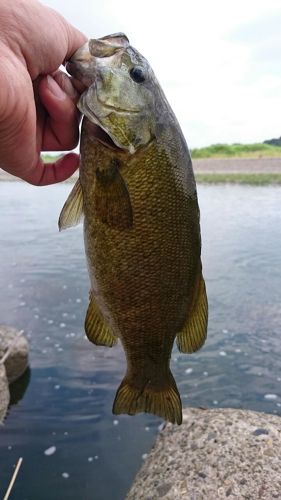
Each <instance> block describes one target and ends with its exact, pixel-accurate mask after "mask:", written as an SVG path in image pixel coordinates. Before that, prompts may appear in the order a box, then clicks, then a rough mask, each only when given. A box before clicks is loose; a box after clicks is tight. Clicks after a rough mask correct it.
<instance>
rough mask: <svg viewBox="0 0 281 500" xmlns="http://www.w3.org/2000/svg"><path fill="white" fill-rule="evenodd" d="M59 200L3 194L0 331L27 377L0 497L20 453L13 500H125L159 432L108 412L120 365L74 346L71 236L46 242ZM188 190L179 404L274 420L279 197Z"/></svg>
mask: <svg viewBox="0 0 281 500" xmlns="http://www.w3.org/2000/svg"><path fill="white" fill-rule="evenodd" d="M70 189H71V186H70V185H67V184H60V185H57V186H52V187H46V188H34V187H32V186H28V185H26V184H24V183H8V182H7V183H0V228H1V247H0V261H1V266H0V287H1V302H0V323H3V324H9V325H11V326H15V327H17V328H19V329H21V328H23V329H24V330H25V332H26V335H27V337H28V338H29V342H30V366H31V372H30V373H27V374H26V376H25V377H24V378H23V379H21V380H20V381H19V382H17V383H16V384H14V386H13V392H12V396H13V401H12V402H14V403H17V404H14V405H12V406H11V407H10V410H9V414H8V416H7V419H6V421H5V424H4V426H3V427H1V428H0V497H1V498H2V496H3V492H4V490H5V489H6V487H7V484H8V482H9V479H10V477H11V475H12V471H13V465H14V464H15V463H16V462H17V460H18V458H19V457H20V456H22V457H23V465H22V468H21V471H20V473H19V476H18V479H17V481H16V485H15V488H14V490H13V495H12V497H11V498H12V499H15V500H17V499H20V500H38V499H40V500H50V499H52V500H61V499H62V498H67V499H68V500H76V499H77V498H81V499H83V500H92V499H94V500H105V499H106V500H107V499H114V500H119V499H122V498H124V495H125V493H126V491H127V490H128V488H129V487H130V484H131V482H132V480H133V478H134V475H135V473H136V472H137V470H138V468H139V467H140V465H141V463H142V461H143V460H144V459H145V454H146V453H148V452H149V449H150V448H151V445H152V443H153V441H154V438H155V434H156V433H157V430H158V426H159V425H160V424H161V422H162V421H161V419H159V418H156V417H154V416H152V415H138V416H136V417H128V416H120V417H119V416H118V417H115V416H113V415H112V414H111V406H112V402H113V399H114V395H115V390H116V388H117V386H118V385H119V383H120V381H121V379H122V376H123V374H124V369H125V368H124V356H123V353H122V350H121V348H120V346H117V347H115V348H113V349H106V348H97V347H95V346H92V345H91V344H89V342H88V341H87V340H86V339H85V336H84V332H83V323H84V316H85V310H86V308H87V302H88V276H87V271H86V265H85V258H84V250H83V238H82V229H81V227H78V228H74V229H72V230H69V231H65V232H63V233H58V231H57V218H58V214H59V212H60V209H61V206H62V205H63V203H64V201H65V199H66V197H67V194H68V192H69V191H70ZM198 191H199V200H200V207H201V221H202V240H203V266H204V275H205V278H206V284H207V290H208V297H209V307H210V320H209V333H208V341H207V344H206V346H205V347H204V348H203V349H202V350H201V351H200V352H199V353H196V354H193V355H191V356H188V355H182V354H179V353H178V352H177V350H176V349H175V350H174V352H173V356H172V371H173V373H174V375H175V378H176V380H177V382H178V386H179V389H180V392H181V395H182V401H183V405H184V406H208V407H214V406H221V407H229V406H230V407H235V408H241V407H243V408H250V409H253V410H260V411H267V412H272V413H278V414H280V415H281V384H280V382H281V356H280V354H281V342H280V331H281V307H280V290H281V271H280V269H281V252H280V248H281V188H280V187H262V188H258V187H246V186H227V185H226V186H199V189H198ZM52 447H55V448H52ZM46 450H49V452H47V454H45V451H46Z"/></svg>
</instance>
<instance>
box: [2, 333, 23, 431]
mask: <svg viewBox="0 0 281 500" xmlns="http://www.w3.org/2000/svg"><path fill="white" fill-rule="evenodd" d="M27 367H28V343H27V340H26V339H25V338H24V337H23V336H22V335H21V336H19V332H18V330H16V329H15V328H11V327H10V326H4V325H0V423H1V422H2V421H3V420H4V418H5V415H6V412H7V409H8V406H9V402H10V392H9V384H10V383H12V382H14V381H15V380H17V379H18V378H19V377H21V375H23V373H24V372H25V370H26V369H27Z"/></svg>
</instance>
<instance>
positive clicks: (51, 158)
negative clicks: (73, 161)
mask: <svg viewBox="0 0 281 500" xmlns="http://www.w3.org/2000/svg"><path fill="white" fill-rule="evenodd" d="M61 156H63V155H56V154H55V155H48V154H46V153H43V154H42V155H41V157H42V160H43V161H44V163H52V162H53V161H57V160H58V159H59V158H60V157H61Z"/></svg>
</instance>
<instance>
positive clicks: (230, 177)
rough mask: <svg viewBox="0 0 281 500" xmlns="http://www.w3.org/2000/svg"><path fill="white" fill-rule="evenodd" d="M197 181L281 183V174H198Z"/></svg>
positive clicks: (253, 183) (260, 184)
mask: <svg viewBox="0 0 281 500" xmlns="http://www.w3.org/2000/svg"><path fill="white" fill-rule="evenodd" d="M196 181H197V182H198V183H202V184H250V185H251V186H267V185H269V184H275V185H281V174H271V173H267V174H231V173H229V174H216V173H212V174H197V175H196Z"/></svg>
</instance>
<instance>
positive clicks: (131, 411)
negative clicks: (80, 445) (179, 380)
mask: <svg viewBox="0 0 281 500" xmlns="http://www.w3.org/2000/svg"><path fill="white" fill-rule="evenodd" d="M112 412H113V413H114V414H115V415H119V414H120V413H127V414H128V415H135V414H136V413H140V412H145V413H153V414H154V415H158V416H159V417H162V418H164V419H165V420H168V421H169V422H171V423H172V424H174V423H177V424H178V425H180V424H181V423H182V405H181V399H180V395H179V392H178V389H177V386H176V382H175V380H174V377H173V375H172V373H171V372H170V370H169V373H168V377H167V380H165V381H164V382H163V386H162V387H161V388H157V389H156V388H155V387H153V385H152V384H151V383H149V382H147V383H146V384H145V386H144V387H143V388H142V389H139V388H137V387H134V385H133V383H132V381H131V380H130V379H129V377H128V376H125V378H124V379H123V381H122V383H121V385H120V387H119V389H118V391H117V393H116V396H115V400H114V403H113V408H112Z"/></svg>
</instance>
